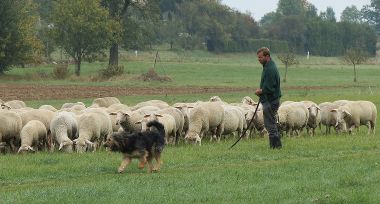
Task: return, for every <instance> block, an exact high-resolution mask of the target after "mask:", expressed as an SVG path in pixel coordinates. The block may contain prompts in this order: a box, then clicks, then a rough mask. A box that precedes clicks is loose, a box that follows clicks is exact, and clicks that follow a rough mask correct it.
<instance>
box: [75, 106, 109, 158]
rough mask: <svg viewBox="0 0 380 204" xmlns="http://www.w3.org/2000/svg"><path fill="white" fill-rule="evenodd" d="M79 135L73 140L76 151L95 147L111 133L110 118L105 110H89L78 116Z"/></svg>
mask: <svg viewBox="0 0 380 204" xmlns="http://www.w3.org/2000/svg"><path fill="white" fill-rule="evenodd" d="M78 131H79V136H78V138H77V139H75V140H73V142H74V144H75V148H76V151H77V152H85V151H88V150H90V149H92V151H96V149H97V148H98V147H99V146H100V145H101V143H102V142H104V141H105V140H106V139H107V137H108V136H109V135H110V134H111V133H112V124H111V119H110V116H109V115H108V113H106V112H105V111H103V112H102V111H90V112H86V113H83V114H82V115H80V116H79V118H78Z"/></svg>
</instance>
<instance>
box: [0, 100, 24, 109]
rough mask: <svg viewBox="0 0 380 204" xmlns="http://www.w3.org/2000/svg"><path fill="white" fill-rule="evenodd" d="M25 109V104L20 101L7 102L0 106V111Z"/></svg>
mask: <svg viewBox="0 0 380 204" xmlns="http://www.w3.org/2000/svg"><path fill="white" fill-rule="evenodd" d="M25 107H26V104H25V102H24V101H20V100H12V101H7V102H5V103H2V104H1V108H2V109H19V108H25Z"/></svg>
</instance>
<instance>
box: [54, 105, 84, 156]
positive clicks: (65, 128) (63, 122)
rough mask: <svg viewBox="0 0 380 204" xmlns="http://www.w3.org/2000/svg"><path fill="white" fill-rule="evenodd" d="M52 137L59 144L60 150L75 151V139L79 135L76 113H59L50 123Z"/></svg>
mask: <svg viewBox="0 0 380 204" xmlns="http://www.w3.org/2000/svg"><path fill="white" fill-rule="evenodd" d="M50 130H51V134H52V137H53V138H54V139H55V141H56V142H57V143H58V144H59V148H58V150H60V151H61V150H62V151H63V152H72V151H73V144H74V143H73V141H72V140H73V139H75V138H77V137H78V133H79V132H78V121H77V119H76V116H75V114H74V113H71V112H66V111H62V112H59V113H57V114H56V115H55V116H54V117H53V119H52V120H51V123H50Z"/></svg>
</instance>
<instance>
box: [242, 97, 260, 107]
mask: <svg viewBox="0 0 380 204" xmlns="http://www.w3.org/2000/svg"><path fill="white" fill-rule="evenodd" d="M241 103H243V104H247V105H251V106H253V105H255V104H257V103H256V102H255V101H254V100H253V99H252V98H251V97H249V96H244V97H243V99H242V100H241Z"/></svg>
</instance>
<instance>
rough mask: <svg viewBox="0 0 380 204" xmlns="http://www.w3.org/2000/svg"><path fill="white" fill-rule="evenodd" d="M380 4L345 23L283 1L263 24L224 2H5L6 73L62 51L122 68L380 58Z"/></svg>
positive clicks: (1, 53) (1, 51)
mask: <svg viewBox="0 0 380 204" xmlns="http://www.w3.org/2000/svg"><path fill="white" fill-rule="evenodd" d="M376 31H378V32H379V31H380V1H379V0H371V3H370V4H369V5H366V6H364V7H363V8H362V9H361V10H359V9H357V8H356V7H355V6H348V7H347V8H346V9H345V10H344V11H343V13H342V16H341V21H340V22H337V21H336V17H335V13H334V10H333V9H332V8H330V7H329V8H327V9H326V11H320V12H319V13H318V10H317V9H316V7H315V6H314V5H313V4H311V3H309V2H308V1H307V0H280V1H279V2H278V4H277V9H276V11H274V12H270V13H267V14H266V15H265V16H264V17H263V18H262V19H260V20H256V19H254V18H253V17H252V15H251V14H250V13H241V12H239V11H236V10H234V9H232V8H230V7H228V6H226V5H223V4H222V3H221V1H220V0H186V1H185V0H76V1H72V0H2V3H1V5H0V73H4V72H5V71H7V70H9V69H10V68H11V66H13V65H23V64H28V63H38V62H41V61H46V60H49V59H50V55H51V53H52V52H53V51H54V50H56V49H57V48H59V49H61V50H63V51H64V52H65V53H67V54H68V55H70V56H71V57H72V58H73V59H74V60H75V62H76V69H75V72H76V74H77V75H79V74H80V65H81V62H82V61H83V60H86V61H91V60H94V59H96V58H97V57H98V56H99V55H103V56H108V58H109V67H108V68H109V69H115V68H116V69H117V68H118V67H119V65H118V61H119V59H118V52H119V50H120V49H134V50H146V49H152V47H153V46H154V45H163V44H167V45H168V47H169V49H172V50H183V49H185V50H193V49H204V50H208V51H210V52H245V51H255V50H256V49H257V48H258V47H261V46H268V47H270V48H271V50H272V51H274V52H295V53H297V54H303V53H306V52H309V53H311V54H313V55H321V56H340V55H343V54H344V53H345V52H346V50H349V49H352V48H358V49H361V50H363V51H365V52H367V53H369V54H370V55H374V54H375V53H376V41H377V36H376Z"/></svg>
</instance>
